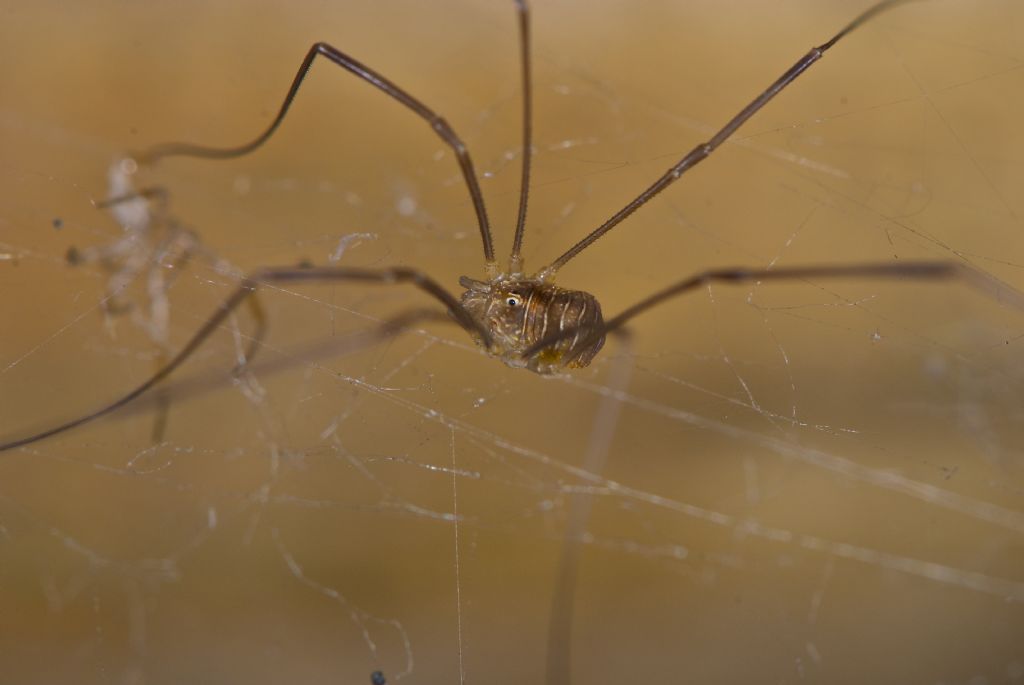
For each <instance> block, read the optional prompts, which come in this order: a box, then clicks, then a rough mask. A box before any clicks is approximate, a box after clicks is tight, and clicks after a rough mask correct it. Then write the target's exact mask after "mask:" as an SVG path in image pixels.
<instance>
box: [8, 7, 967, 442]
mask: <svg viewBox="0 0 1024 685" xmlns="http://www.w3.org/2000/svg"><path fill="white" fill-rule="evenodd" d="M513 1H514V3H515V9H516V12H517V15H518V42H519V53H520V54H519V63H520V69H521V76H520V78H521V83H522V166H521V179H520V192H519V204H518V213H517V218H516V228H515V233H514V238H513V242H512V250H511V253H510V255H509V260H508V267H507V270H505V271H501V270H500V269H499V267H498V264H497V261H496V259H495V253H494V245H493V240H492V238H491V229H490V223H489V220H488V216H487V210H486V207H485V204H484V198H483V194H482V192H481V190H480V184H479V181H478V180H477V174H476V171H475V170H474V166H473V162H472V160H471V158H470V154H469V151H468V150H467V148H466V146H465V144H464V143H463V142H462V139H461V138H460V137H459V136H458V135H457V134H456V133H455V130H454V129H453V128H452V127H451V126H450V125H449V124H448V122H447V121H445V119H443V118H442V117H441V116H439V115H438V114H437V113H436V112H435V111H434V110H433V109H431V108H430V107H428V106H427V105H425V104H424V103H423V102H422V101H420V100H419V99H418V98H416V97H414V96H413V95H412V94H410V93H409V92H408V91H406V90H405V89H403V88H401V87H399V86H398V85H396V84H395V83H393V82H392V81H390V80H389V79H388V78H386V77H385V76H384V75H383V74H381V73H379V72H377V71H375V70H374V69H372V68H371V67H369V66H366V65H365V64H363V63H361V62H359V61H358V60H356V59H355V58H353V57H351V56H349V55H348V54H346V53H344V52H342V51H341V50H338V49H337V48H335V47H333V46H332V45H329V44H328V43H323V42H319V43H316V44H314V45H313V46H311V47H310V48H309V50H308V51H307V53H306V56H305V58H304V59H303V60H302V63H301V64H300V66H299V69H298V71H297V73H296V74H295V77H294V79H293V80H292V83H291V86H290V88H289V89H288V92H287V94H286V95H285V97H284V100H283V102H282V103H281V106H280V108H279V110H278V112H277V114H276V116H275V117H274V119H273V120H272V121H271V123H270V125H269V126H268V127H267V128H266V129H265V130H264V131H263V132H262V133H261V134H259V135H258V136H257V137H256V138H255V139H253V140H252V141H250V142H248V143H246V144H244V145H239V146H237V147H229V148H213V147H207V146H202V145H195V144H190V143H180V142H174V143H165V144H160V145H156V146H154V147H152V148H150V149H148V150H146V151H144V152H142V153H141V154H139V155H138V156H137V157H136V161H137V162H138V163H139V164H152V163H155V162H157V161H159V160H161V159H164V158H167V157H175V156H185V157H199V158H206V159H228V158H234V157H240V156H243V155H246V154H248V153H250V152H252V151H254V150H256V149H257V148H259V147H260V146H262V145H263V144H264V143H266V142H267V141H268V140H269V139H270V138H271V137H272V136H273V134H274V132H275V131H277V129H278V128H279V126H280V125H281V123H282V122H283V120H284V119H285V116H286V115H287V113H288V110H289V108H290V107H291V105H292V103H293V101H294V99H295V97H296V95H297V93H298V91H299V88H300V86H301V85H302V83H303V81H304V79H305V77H306V75H307V73H308V71H309V69H310V67H311V66H312V64H313V62H314V61H315V60H316V59H317V58H318V57H322V58H323V59H325V60H327V61H328V62H330V63H331V64H334V65H335V66H338V67H341V68H342V69H344V70H345V71H347V72H349V73H350V74H352V75H354V76H356V77H357V78H359V79H361V80H363V81H365V82H366V83H367V84H369V85H371V86H373V87H375V88H377V89H378V90H380V91H381V92H382V93H384V94H385V95H387V96H388V97H390V98H392V99H393V100H394V101H396V102H397V103H398V104H400V105H401V106H403V107H405V108H406V109H407V110H409V111H410V112H411V113H412V114H415V115H416V116H418V117H419V118H420V119H422V120H423V121H424V122H425V123H426V124H428V125H429V126H430V128H431V130H432V131H433V132H434V133H435V134H436V135H437V136H438V137H439V138H440V139H441V141H442V142H443V143H444V144H445V145H447V146H448V147H449V148H451V150H452V152H453V153H454V154H455V158H456V160H457V162H458V165H459V169H460V170H461V174H462V177H463V180H464V182H465V185H466V188H467V190H468V192H469V197H470V199H471V201H472V204H473V210H474V212H475V215H476V222H477V226H478V228H479V232H480V237H481V240H482V242H483V254H484V275H485V278H484V279H482V280H478V279H474V278H470V277H468V276H462V277H461V278H460V279H459V283H460V285H461V286H462V287H463V288H464V292H463V293H462V294H461V297H456V296H455V295H453V294H452V293H451V292H449V291H448V290H447V289H446V288H444V287H443V286H442V285H440V284H439V283H438V282H437V281H435V280H434V279H433V278H431V277H430V276H428V275H427V274H425V273H423V272H422V271H420V270H419V269H416V268H412V267H406V266H394V267H385V268H355V267H342V266H312V267H304V268H295V267H280V268H279V267H268V268H262V269H258V270H256V271H255V272H253V273H250V274H249V275H248V276H246V277H245V278H243V279H242V281H241V283H240V284H239V285H238V286H237V288H236V289H235V290H234V291H233V292H232V293H231V294H230V295H229V296H228V297H227V298H226V299H225V300H224V301H223V302H222V303H221V305H220V306H219V307H218V309H217V310H216V311H215V312H214V313H213V314H212V315H211V316H210V317H209V318H208V319H207V320H206V322H205V323H204V324H203V325H202V326H201V327H200V328H199V329H198V330H197V331H196V332H195V333H194V334H193V336H192V337H191V338H190V339H189V340H188V342H186V343H185V345H184V346H183V347H182V349H181V350H179V351H178V352H177V353H176V354H175V355H174V356H173V357H171V358H170V360H169V361H168V362H167V363H166V364H164V365H163V366H162V367H161V368H160V369H159V370H157V371H156V372H155V373H154V374H153V375H152V376H150V377H149V378H148V379H147V380H145V381H144V382H143V383H142V384H140V385H139V386H138V387H136V388H135V389H133V390H131V391H130V392H128V393H126V394H125V395H123V396H121V397H120V398H118V399H117V400H115V401H113V402H111V403H110V404H107V405H106V406H104V407H101V408H100V409H97V410H95V411H93V412H91V413H88V414H86V415H83V416H80V417H78V418H75V419H73V420H70V421H67V422H66V423H63V424H60V425H58V426H55V427H52V428H49V429H47V430H44V431H42V432H40V433H37V434H35V435H31V436H28V437H24V438H19V439H14V440H10V441H8V442H6V443H3V444H0V451H3V450H8V449H12V448H15V447H20V446H23V445H27V444H29V443H32V442H35V441H37V440H41V439H43V438H47V437H50V436H52V435H55V434H58V433H62V432H64V431H67V430H70V429H72V428H75V427H77V426H80V425H82V424H84V423H87V422H89V421H92V420H94V419H97V418H99V417H101V416H104V415H106V414H109V413H110V412H113V411H115V410H117V409H119V408H120V407H123V406H124V405H126V404H127V403H129V402H131V401H132V400H134V399H136V398H137V397H139V396H140V395H142V394H144V393H146V392H147V391H148V390H150V389H151V388H153V387H154V386H156V385H157V384H159V383H160V382H161V381H163V380H164V379H165V378H167V376H169V375H170V374H171V373H172V372H174V371H175V370H176V369H177V368H178V367H179V366H181V364H183V363H184V362H185V361H186V360H187V359H188V358H189V357H190V356H191V355H192V353H193V352H195V351H196V349H197V348H198V347H200V346H201V345H202V344H203V342H204V341H205V340H206V339H207V338H208V337H209V336H210V335H211V334H212V333H213V332H214V331H215V330H217V328H218V327H219V326H220V325H221V324H222V323H223V322H224V321H225V319H226V318H227V317H228V316H229V315H230V314H231V313H232V312H233V311H234V310H235V309H236V308H237V307H238V306H239V305H240V304H241V303H243V302H244V301H246V300H249V299H250V297H251V296H252V295H253V294H254V293H255V292H256V291H257V290H258V289H259V288H260V287H261V286H263V285H267V284H282V283H294V282H349V281H351V282H359V283H367V284H382V285H385V284H409V285H412V286H413V287H415V288H417V289H419V290H421V291H423V292H424V293H426V294H427V295H429V296H430V297H432V298H434V299H435V300H436V301H437V302H439V303H440V304H442V305H443V306H444V309H445V310H446V314H444V315H442V314H441V313H440V312H437V311H420V310H417V311H413V312H409V313H407V314H405V315H403V316H399V317H398V318H395V319H392V320H390V321H387V322H385V323H384V324H382V325H381V326H380V327H379V328H378V329H377V330H376V331H375V332H374V334H373V337H374V338H375V339H384V338H387V337H390V336H393V335H396V334H397V333H399V332H401V331H403V330H405V329H406V328H407V327H408V326H410V325H412V324H414V323H416V322H419V321H423V320H427V319H443V320H448V321H451V320H454V322H455V323H457V324H458V325H460V326H461V327H462V328H463V329H464V330H465V331H466V332H467V333H468V334H469V335H470V336H471V337H472V338H473V340H474V341H475V342H476V343H477V345H478V346H479V347H480V348H481V349H482V350H483V351H484V352H485V353H486V354H488V355H490V356H491V357H495V358H497V359H500V360H501V361H502V362H504V363H505V364H507V365H509V366H513V367H521V368H526V369H529V370H530V371H533V372H536V373H538V374H552V373H556V372H559V371H562V370H565V369H574V368H581V367H585V366H587V365H588V364H589V363H590V362H591V360H593V358H594V357H595V355H597V353H598V352H599V351H600V350H601V348H602V346H603V345H604V342H605V338H606V337H607V336H608V335H609V334H610V333H613V332H616V331H620V330H621V329H622V328H623V327H624V326H625V325H626V324H627V323H628V322H629V321H631V320H632V319H634V318H635V317H637V316H638V315H640V314H642V313H643V312H646V311H647V310H649V309H651V308H652V307H655V306H656V305H659V304H661V303H663V302H666V301H667V300H670V299H672V298H674V297H676V296H678V295H682V294H684V293H687V292H690V291H693V290H694V289H697V288H700V287H703V286H706V285H709V284H711V283H726V284H737V283H753V282H760V281H787V280H790V281H791V280H802V279H843V278H857V279H915V280H922V281H926V280H932V281H934V280H948V279H955V278H962V279H964V280H966V281H967V282H969V283H971V284H973V285H981V286H982V287H984V286H985V282H984V281H985V277H984V276H983V275H982V274H979V273H978V272H975V271H973V270H971V269H969V268H968V267H966V266H964V265H961V264H959V263H956V262H951V261H917V262H900V263H891V262H886V263H881V262H879V263H858V264H849V265H807V266H794V267H779V268H745V267H737V268H719V269H710V270H705V271H699V272H697V273H694V274H692V275H690V276H687V277H686V278H683V279H682V280H679V281H676V282H675V283H672V284H671V285H669V286H668V287H665V288H663V289H661V290H659V291H657V292H655V293H653V294H651V295H649V296H648V297H645V298H643V299H641V300H640V301H638V302H636V303H635V304H633V305H632V306H630V307H627V308H626V309H625V310H624V311H622V312H621V313H619V314H617V315H616V316H614V317H612V318H610V319H607V320H606V319H604V318H603V316H602V313H601V306H600V304H599V303H598V300H597V298H596V297H594V296H593V295H591V294H590V293H588V292H584V291H580V290H569V289H565V288H562V287H560V286H557V285H555V283H554V279H555V275H556V274H557V273H558V271H559V270H560V269H561V268H562V267H563V266H565V265H566V264H567V263H568V262H569V261H570V260H572V259H574V258H575V257H577V256H579V255H580V254H581V253H582V252H583V251H585V250H586V249H587V248H589V247H590V246H591V245H593V244H594V243H595V242H596V241H597V240H598V239H599V238H601V237H602V236H604V235H605V234H606V233H608V232H609V231H610V230H612V229H613V228H615V227H616V226H618V225H619V224H620V223H622V222H623V221H624V220H625V219H626V218H627V217H629V216H630V215H632V214H633V213H634V212H636V211H637V210H639V209H640V208H641V207H643V206H644V205H645V204H646V203H647V202H649V201H650V200H651V199H653V198H654V197H655V196H656V195H658V194H659V193H661V192H662V191H664V190H665V189H666V188H668V187H669V186H670V185H671V184H672V183H674V182H675V181H677V180H679V178H681V177H682V176H683V175H684V174H685V173H686V172H687V171H689V170H690V169H692V168H693V167H695V166H696V165H697V164H698V163H700V162H701V161H703V160H704V159H705V158H707V157H709V156H710V155H711V154H712V153H713V152H714V151H715V150H716V149H718V148H719V147H720V146H721V145H722V144H723V143H724V142H725V141H726V140H728V139H729V138H730V137H731V136H732V135H733V134H734V133H735V132H736V131H737V130H738V129H739V128H740V127H741V126H742V125H743V124H744V123H745V122H746V121H747V120H748V119H750V118H751V117H752V116H754V114H756V113H757V112H758V111H759V110H760V109H761V108H762V107H764V106H765V105H766V104H767V103H768V102H770V101H771V100H772V99H773V98H775V96H777V95H778V94H779V93H780V92H781V91H782V90H784V89H785V88H786V87H787V86H789V84H790V83H792V82H793V81H794V80H796V79H797V77H799V76H800V74H802V73H803V72H804V71H806V70H807V69H809V68H810V67H811V65H813V64H814V63H815V62H817V61H818V60H819V59H821V57H822V56H823V55H824V54H825V53H826V52H827V51H828V50H829V49H831V48H832V47H833V46H834V45H836V44H837V43H838V42H839V41H840V40H842V39H843V38H845V37H846V36H847V35H848V34H850V33H851V32H853V31H854V30H856V29H857V28H859V27H861V26H863V25H864V24H865V23H867V22H868V21H870V20H872V19H873V18H874V17H876V16H877V15H879V14H881V13H882V12H885V11H887V10H889V9H892V8H893V7H895V6H897V5H899V4H902V3H903V2H906V1H907V0H882V1H881V2H877V3H876V4H874V5H872V6H871V7H869V8H868V9H866V10H865V11H863V12H862V13H861V14H860V15H858V16H857V17H856V18H854V19H853V20H852V21H850V22H849V23H848V24H847V25H846V26H844V27H843V28H842V29H841V30H840V31H839V32H838V33H836V34H835V35H834V36H832V37H831V38H830V39H828V40H827V41H825V42H824V43H822V44H821V45H818V46H816V47H812V48H811V49H810V50H809V51H808V52H807V53H805V54H804V55H803V56H802V57H800V58H799V59H798V60H797V61H796V62H795V63H794V64H793V65H792V66H791V67H789V68H788V69H787V70H786V71H785V72H783V73H782V75H781V76H779V77H778V78H777V79H776V80H775V81H774V82H772V83H771V85H769V86H768V88H767V89H765V90H764V91H763V92H762V93H760V94H759V95H758V96H757V97H755V98H754V99H753V100H751V101H750V103H749V104H747V105H746V106H745V107H744V108H743V109H741V110H740V111H739V112H738V113H737V114H736V115H735V116H733V117H732V118H731V119H730V120H729V121H728V122H727V123H726V124H725V125H724V126H722V127H721V129H719V130H718V131H717V133H715V134H714V135H713V136H712V137H711V138H710V139H708V140H707V141H706V142H703V143H700V144H698V145H697V146H695V147H694V148H693V149H692V150H690V151H689V152H688V153H687V154H686V155H684V156H683V157H682V158H681V159H680V160H679V161H678V162H676V163H675V164H673V165H672V166H671V167H670V168H669V169H668V170H667V171H666V172H665V173H664V174H662V175H661V176H660V177H659V178H658V179H657V180H655V181H654V182H653V183H652V184H651V185H650V186H648V187H647V188H646V189H645V190H643V192H641V193H640V194H639V195H637V196H636V197H635V198H633V199H632V200H630V201H629V202H628V203H626V205H625V206H623V207H622V208H621V209H620V210H619V211H617V212H615V214H613V215H612V216H611V217H610V218H609V219H608V220H607V221H605V222H604V223H602V224H601V225H600V226H598V227H597V228H595V229H593V230H592V231H591V232H590V233H589V234H587V235H586V236H585V237H583V238H582V239H581V240H579V241H578V242H577V243H576V244H575V245H573V246H572V247H570V248H569V249H568V250H566V251H565V252H564V253H562V254H561V255H560V256H559V257H557V258H556V259H555V260H554V261H552V262H551V263H550V264H548V265H547V266H545V267H543V268H542V269H540V270H539V271H537V272H536V273H534V274H533V275H528V274H527V273H526V272H525V271H524V263H523V257H522V247H523V241H524V237H525V227H526V213H527V201H528V197H529V188H530V163H531V157H532V86H531V64H530V62H531V60H530V11H529V8H528V6H527V2H526V0H513ZM258 323H259V330H258V331H257V333H256V334H255V335H254V340H253V344H251V345H250V346H249V351H250V352H253V351H255V349H256V347H257V344H258V341H259V339H260V336H261V335H262V332H263V326H262V322H258ZM249 357H250V358H251V354H250V355H249Z"/></svg>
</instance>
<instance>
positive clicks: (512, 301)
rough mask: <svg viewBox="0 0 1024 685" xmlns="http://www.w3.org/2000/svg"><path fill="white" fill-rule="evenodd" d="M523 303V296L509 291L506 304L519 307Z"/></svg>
mask: <svg viewBox="0 0 1024 685" xmlns="http://www.w3.org/2000/svg"><path fill="white" fill-rule="evenodd" d="M522 303H523V298H522V297H521V296H519V295H517V294H516V293H509V294H508V295H506V296H505V304H507V305H508V306H509V307H518V306H519V305H521V304H522Z"/></svg>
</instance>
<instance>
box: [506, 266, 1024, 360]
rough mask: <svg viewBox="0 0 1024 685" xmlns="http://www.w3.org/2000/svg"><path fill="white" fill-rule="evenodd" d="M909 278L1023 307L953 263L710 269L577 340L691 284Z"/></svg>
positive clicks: (536, 349)
mask: <svg viewBox="0 0 1024 685" xmlns="http://www.w3.org/2000/svg"><path fill="white" fill-rule="evenodd" d="M823 278H830V279H839V278H858V279H884V278H889V279H908V278H909V279H914V280H921V281H942V280H954V279H963V280H965V281H967V283H968V284H970V285H972V286H975V287H977V288H979V289H981V290H985V291H987V293H988V294H989V295H990V296H991V297H993V298H994V299H996V300H997V301H1004V302H1008V301H1010V300H1013V299H1016V300H1017V301H1016V302H1015V303H1014V305H1015V306H1017V307H1022V308H1024V296H1021V294H1020V293H1017V292H1016V291H1012V290H1011V289H1010V288H1009V287H1008V286H1005V285H1002V284H1000V283H998V282H997V281H994V279H992V278H991V277H990V276H987V275H985V274H982V273H981V272H978V271H975V270H973V269H970V268H969V267H966V266H964V265H962V264H958V263H956V262H897V263H892V262H882V263H878V264H852V265H845V266H844V265H819V266H794V267H785V268H778V269H747V268H743V267H737V268H731V269H711V270H709V271H702V272H700V273H697V274H694V275H693V276H689V277H687V278H684V279H683V280H681V281H679V282H677V283H674V284H673V285H670V286H668V287H667V288H665V289H663V290H659V291H658V292H656V293H654V294H653V295H651V296H649V297H645V298H644V299H642V300H640V301H639V302H637V303H636V304H634V305H633V306H631V307H627V308H626V309H625V310H624V311H623V312H622V313H621V314H619V315H617V316H615V317H613V318H611V319H608V320H607V321H605V322H604V325H603V326H601V327H600V328H597V329H594V330H593V331H588V335H587V337H586V338H584V339H583V340H582V341H581V342H580V343H579V347H580V348H581V349H583V348H586V347H587V346H588V345H591V344H593V343H595V342H596V341H597V340H598V339H599V338H601V337H602V336H604V335H607V334H608V333H610V332H611V331H614V330H616V329H618V328H621V327H622V326H624V325H625V324H626V323H627V322H628V321H629V320H631V319H633V318H634V317H636V316H639V315H640V314H642V313H644V312H646V311H647V310H648V309H650V308H652V307H655V306H657V305H659V304H661V303H662V302H665V301H666V300H670V299H672V298H673V297H676V296H678V295H682V294H683V293H687V292H689V291H691V290H694V289H695V288H699V287H701V286H704V285H707V284H709V283H714V282H722V283H750V282H754V281H798V280H803V279H823ZM577 333H579V327H573V328H568V329H566V330H564V331H560V332H558V333H554V334H552V335H549V336H547V337H545V338H543V339H542V340H540V341H539V342H537V343H536V344H534V345H533V346H531V347H530V348H529V349H527V350H526V351H525V352H523V357H526V358H532V357H534V356H536V355H537V354H539V353H540V352H541V351H542V350H544V349H545V348H547V347H550V346H552V345H554V344H556V343H558V342H559V341H561V340H564V339H567V338H572V337H573V336H575V335H576V334H577Z"/></svg>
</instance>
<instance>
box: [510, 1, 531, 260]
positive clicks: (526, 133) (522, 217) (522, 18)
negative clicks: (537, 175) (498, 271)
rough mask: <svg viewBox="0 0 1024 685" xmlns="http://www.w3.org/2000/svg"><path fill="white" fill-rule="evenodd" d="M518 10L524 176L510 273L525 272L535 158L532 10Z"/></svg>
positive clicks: (520, 7) (518, 3) (521, 4)
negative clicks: (529, 202) (525, 249)
mask: <svg viewBox="0 0 1024 685" xmlns="http://www.w3.org/2000/svg"><path fill="white" fill-rule="evenodd" d="M516 9H517V10H518V11H519V64H520V67H521V69H522V87H523V175H522V178H521V179H520V181H519V216H518V217H517V218H516V235H515V238H514V239H513V241H512V254H511V256H510V257H509V259H508V262H509V265H508V270H509V273H513V274H515V273H520V272H521V271H522V270H523V257H522V254H521V252H522V249H523V236H524V234H525V233H526V201H527V199H528V197H529V195H530V160H531V158H532V156H533V83H532V81H531V79H530V8H529V7H527V5H526V0H516Z"/></svg>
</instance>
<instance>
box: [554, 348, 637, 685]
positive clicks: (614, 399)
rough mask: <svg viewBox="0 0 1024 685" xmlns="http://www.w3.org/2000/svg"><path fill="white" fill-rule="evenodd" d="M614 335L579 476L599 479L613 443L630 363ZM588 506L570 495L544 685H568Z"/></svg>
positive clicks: (588, 498)
mask: <svg viewBox="0 0 1024 685" xmlns="http://www.w3.org/2000/svg"><path fill="white" fill-rule="evenodd" d="M616 333H617V334H618V342H619V345H618V348H617V352H618V354H617V355H616V358H615V359H614V360H613V361H612V364H611V367H612V368H611V371H610V372H609V374H608V379H607V381H606V383H607V386H606V387H607V388H608V389H609V390H610V391H611V392H609V393H608V394H606V395H603V396H602V397H601V403H600V404H599V405H598V407H597V412H596V413H595V414H594V421H593V427H592V428H591V430H590V440H589V441H588V443H587V451H586V452H585V453H584V457H583V463H582V465H581V468H582V469H583V470H584V471H586V472H587V473H588V474H590V475H592V476H594V477H596V478H600V477H602V474H603V473H604V470H605V466H606V465H607V463H608V450H609V448H610V447H611V444H612V439H613V438H614V437H615V430H616V428H617V427H618V423H619V415H620V414H621V413H622V398H621V397H620V394H621V393H622V392H623V391H625V390H626V387H627V386H628V385H629V378H630V376H631V375H632V373H633V359H632V357H631V356H630V355H629V354H628V350H629V336H628V335H627V333H626V330H625V329H622V328H620V329H619V330H617V331H616ZM592 505H593V495H592V494H590V493H583V492H575V493H573V494H571V495H570V496H569V512H568V516H567V517H566V523H565V538H564V541H563V542H562V551H561V556H560V557H559V560H558V575H557V576H556V577H555V587H554V591H553V593H552V597H551V615H550V617H549V618H548V647H547V649H548V654H547V666H546V672H545V679H544V684H545V685H569V683H571V682H572V648H573V639H572V628H573V622H574V621H573V620H574V618H575V613H576V612H575V606H576V585H577V582H578V580H579V567H580V558H581V556H582V552H583V549H582V548H583V540H584V536H585V535H586V533H587V524H588V522H589V521H590V510H591V508H592Z"/></svg>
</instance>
